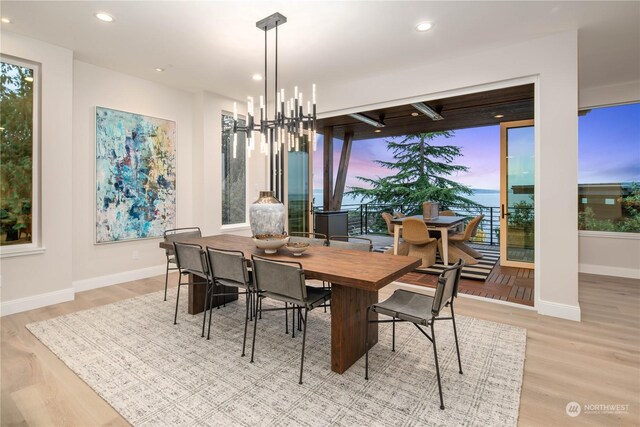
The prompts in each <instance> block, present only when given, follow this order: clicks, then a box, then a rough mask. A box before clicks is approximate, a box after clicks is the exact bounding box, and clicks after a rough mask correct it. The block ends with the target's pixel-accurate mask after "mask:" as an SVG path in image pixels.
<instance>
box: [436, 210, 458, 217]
mask: <svg viewBox="0 0 640 427" xmlns="http://www.w3.org/2000/svg"><path fill="white" fill-rule="evenodd" d="M438 215H440V216H456V213H455V212H454V211H440V212H438Z"/></svg>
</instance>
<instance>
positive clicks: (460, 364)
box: [449, 304, 462, 374]
mask: <svg viewBox="0 0 640 427" xmlns="http://www.w3.org/2000/svg"><path fill="white" fill-rule="evenodd" d="M449 307H450V308H451V321H452V322H453V336H454V338H455V339H456V352H457V353H458V368H460V371H459V372H460V373H461V374H462V362H461V361H460V346H458V331H457V329H456V316H455V314H454V313H453V304H451V305H450V306H449Z"/></svg>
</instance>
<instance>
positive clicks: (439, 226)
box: [391, 215, 465, 265]
mask: <svg viewBox="0 0 640 427" xmlns="http://www.w3.org/2000/svg"><path fill="white" fill-rule="evenodd" d="M407 218H418V219H421V220H423V221H424V223H425V224H426V225H427V228H432V229H434V230H438V231H440V234H441V236H442V237H441V239H442V252H443V254H442V262H443V263H444V265H449V230H451V229H454V228H456V227H458V226H459V225H460V224H462V223H463V222H464V220H465V217H464V216H439V217H437V218H430V219H426V218H424V217H423V216H422V215H415V216H406V217H402V218H394V219H392V220H391V223H392V224H393V254H394V255H398V244H399V242H400V230H402V222H403V221H404V220H405V219H407Z"/></svg>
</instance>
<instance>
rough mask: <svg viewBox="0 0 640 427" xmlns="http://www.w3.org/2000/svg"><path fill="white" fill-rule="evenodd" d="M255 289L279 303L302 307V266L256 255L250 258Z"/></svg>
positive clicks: (304, 286) (303, 292) (303, 296)
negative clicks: (279, 301)
mask: <svg viewBox="0 0 640 427" xmlns="http://www.w3.org/2000/svg"><path fill="white" fill-rule="evenodd" d="M251 261H252V262H253V278H254V280H255V286H256V289H257V290H258V291H260V292H265V293H267V296H269V297H271V298H274V299H279V300H281V301H288V302H293V303H296V304H299V305H304V303H305V301H306V300H307V287H306V284H305V277H304V270H303V269H302V265H301V264H300V263H298V262H293V261H274V260H272V259H269V258H263V257H259V256H256V255H253V256H251Z"/></svg>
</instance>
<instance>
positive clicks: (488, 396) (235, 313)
mask: <svg viewBox="0 0 640 427" xmlns="http://www.w3.org/2000/svg"><path fill="white" fill-rule="evenodd" d="M183 297H184V298H181V299H182V300H183V301H184V303H185V304H182V307H181V308H180V312H179V314H178V325H173V310H174V307H175V304H174V303H173V302H174V301H175V289H173V290H170V293H169V297H168V301H167V302H164V301H162V292H158V293H153V294H148V295H144V296H140V297H136V298H132V299H128V300H124V301H120V302H117V303H114V304H109V305H106V306H102V307H98V308H94V309H90V310H86V311H80V312H77V313H72V314H69V315H65V316H61V317H57V318H54V319H50V320H46V321H42V322H37V323H31V324H29V325H27V328H28V329H29V330H30V331H31V332H32V333H33V334H34V335H35V336H36V337H38V339H39V340H40V341H42V342H43V343H44V344H45V345H46V346H47V347H48V348H49V349H51V351H53V352H54V353H55V354H56V355H57V356H58V357H59V358H60V359H61V360H62V361H63V362H64V363H66V365H67V366H69V368H70V369H71V370H73V371H74V372H75V373H76V374H77V375H78V376H79V377H80V378H82V379H83V380H84V381H85V382H86V383H87V384H88V385H89V386H90V387H91V388H93V389H94V390H95V391H96V392H97V393H98V394H99V395H100V396H101V397H102V398H104V399H105V400H106V401H107V402H108V403H109V404H110V405H111V406H112V407H113V408H115V410H116V411H118V412H119V413H120V414H121V415H122V416H123V417H124V418H125V419H127V420H128V421H129V422H130V423H131V424H133V425H136V426H173V425H175V426H178V425H185V426H213V425H220V426H231V425H244V426H282V425H296V426H298V425H300V426H322V425H338V426H377V425H384V426H412V425H416V426H425V425H427V426H431V425H433V426H515V425H517V420H518V408H519V402H520V388H521V385H522V373H523V365H524V355H525V344H526V330H525V329H522V328H518V327H514V326H510V325H504V324H500V323H493V322H488V321H484V320H479V319H474V318H470V317H463V316H457V317H456V320H457V325H458V333H459V340H460V348H461V355H462V367H463V371H464V375H460V374H459V373H458V366H457V358H456V351H455V344H454V340H453V332H452V328H451V322H448V321H442V322H438V323H436V338H437V344H438V355H439V360H440V363H441V365H440V366H441V367H440V369H441V373H442V382H443V393H444V399H445V406H446V409H445V410H444V411H442V410H440V409H439V398H438V386H437V382H436V376H435V365H434V360H433V351H432V347H431V345H430V343H429V342H428V341H427V340H426V339H425V338H424V337H423V336H422V335H421V334H420V332H419V331H418V330H417V329H416V328H415V327H414V326H413V325H411V324H405V323H403V324H398V327H397V329H396V339H397V340H396V352H395V353H393V352H391V325H390V324H381V325H380V340H379V342H378V344H377V345H376V346H375V347H374V348H373V349H372V350H371V352H370V354H369V356H370V379H369V381H365V379H364V357H363V358H361V360H359V361H358V362H357V363H356V364H355V365H354V366H352V367H351V368H350V369H349V370H348V371H347V372H346V373H345V374H343V375H339V374H336V373H334V372H332V371H331V367H330V348H331V346H330V330H331V328H330V326H331V325H330V315H329V313H324V312H323V310H322V309H316V310H314V311H312V312H310V313H309V326H308V330H307V347H306V357H305V369H304V384H303V385H298V372H299V362H300V348H301V343H302V336H301V334H300V335H298V334H296V336H295V338H292V337H291V334H289V335H285V333H284V313H283V312H270V313H266V314H264V315H263V318H262V320H260V321H259V322H258V336H257V342H256V360H255V363H253V364H252V363H249V357H248V356H247V357H240V354H241V347H242V330H243V316H244V301H243V300H242V299H241V302H239V303H238V302H234V303H231V304H228V305H227V307H225V308H221V309H219V310H215V309H214V317H213V322H214V324H213V326H212V336H211V340H209V341H207V340H206V339H205V338H201V337H200V328H201V322H202V317H201V315H197V316H191V315H189V314H186V300H187V298H186V292H185V293H184V294H183ZM249 327H250V328H251V327H252V323H250V324H249ZM250 330H251V329H250ZM247 350H248V351H247V353H248V354H249V352H250V340H249V343H248V349H247Z"/></svg>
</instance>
